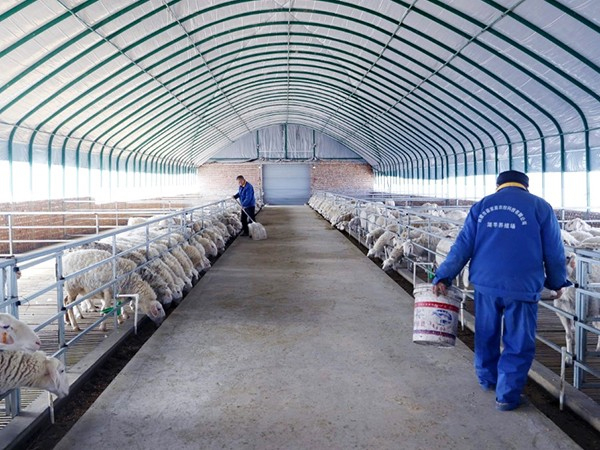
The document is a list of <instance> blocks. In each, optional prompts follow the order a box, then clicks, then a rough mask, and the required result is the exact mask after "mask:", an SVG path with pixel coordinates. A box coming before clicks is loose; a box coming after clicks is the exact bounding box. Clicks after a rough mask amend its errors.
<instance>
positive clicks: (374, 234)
mask: <svg viewBox="0 0 600 450" xmlns="http://www.w3.org/2000/svg"><path fill="white" fill-rule="evenodd" d="M383 233H385V229H384V228H375V229H374V230H373V231H370V232H369V233H367V236H366V240H365V244H366V246H367V247H369V248H371V246H372V245H373V243H374V242H375V241H377V239H379V238H380V237H381V235H382V234H383Z"/></svg>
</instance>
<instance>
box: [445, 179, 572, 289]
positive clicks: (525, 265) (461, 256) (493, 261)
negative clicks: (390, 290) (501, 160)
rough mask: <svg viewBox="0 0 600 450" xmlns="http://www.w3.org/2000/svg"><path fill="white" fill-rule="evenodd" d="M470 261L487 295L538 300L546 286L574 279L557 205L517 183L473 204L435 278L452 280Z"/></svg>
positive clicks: (478, 285) (472, 273)
mask: <svg viewBox="0 0 600 450" xmlns="http://www.w3.org/2000/svg"><path fill="white" fill-rule="evenodd" d="M469 260H471V262H470V264H469V279H470V281H471V284H473V286H474V287H475V289H476V290H477V291H479V292H481V293H482V294H485V295H490V296H494V297H504V298H512V299H516V300H524V301H537V300H539V298H540V291H541V290H542V287H544V286H545V287H547V288H548V289H552V290H557V289H559V288H561V287H565V286H568V285H570V284H571V283H569V281H567V273H566V262H565V251H564V246H563V243H562V238H561V235H560V227H559V224H558V220H557V219H556V216H555V214H554V211H553V210H552V207H551V206H550V204H548V203H547V202H546V201H545V200H543V199H542V198H540V197H537V196H535V195H533V194H531V193H529V192H528V191H527V190H525V189H523V188H521V187H518V186H514V185H513V186H509V187H504V188H502V187H501V189H499V190H498V192H496V193H494V194H492V195H488V196H487V197H484V198H483V199H482V200H481V201H479V202H478V203H476V204H475V205H473V206H472V207H471V210H470V211H469V215H468V216H467V218H466V220H465V223H464V226H463V229H462V231H461V232H460V234H459V235H458V236H457V238H456V242H455V243H454V245H453V246H452V248H451V249H450V252H449V254H448V257H447V258H446V260H445V261H444V262H443V263H442V264H441V265H440V267H439V268H438V269H437V271H436V276H435V278H434V280H433V283H434V284H435V283H438V282H439V281H443V282H445V283H446V284H450V282H451V280H453V279H454V278H455V277H456V276H457V275H458V274H459V273H460V271H461V270H462V268H463V267H464V266H465V264H466V263H467V262H468V261H469Z"/></svg>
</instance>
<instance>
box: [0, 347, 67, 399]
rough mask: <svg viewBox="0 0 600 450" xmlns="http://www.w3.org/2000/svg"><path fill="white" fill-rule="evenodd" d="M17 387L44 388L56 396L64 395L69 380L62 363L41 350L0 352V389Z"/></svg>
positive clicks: (4, 390) (5, 389)
mask: <svg viewBox="0 0 600 450" xmlns="http://www.w3.org/2000/svg"><path fill="white" fill-rule="evenodd" d="M19 387H31V388H38V389H45V390H47V391H49V392H52V393H53V394H55V395H57V396H58V397H66V396H67V394H68V393H69V380H68V379H67V373H66V371H65V367H64V365H63V363H62V362H60V360H58V359H56V358H52V357H48V356H46V354H45V353H44V352H42V351H36V352H34V353H27V352H21V351H2V352H0V391H1V392H6V391H9V390H11V389H16V388H19Z"/></svg>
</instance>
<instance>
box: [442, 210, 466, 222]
mask: <svg viewBox="0 0 600 450" xmlns="http://www.w3.org/2000/svg"><path fill="white" fill-rule="evenodd" d="M468 215H469V213H468V212H467V211H463V210H461V209H451V210H446V211H444V217H445V218H446V219H450V220H454V221H456V222H461V223H462V222H464V221H465V219H466V218H467V216H468Z"/></svg>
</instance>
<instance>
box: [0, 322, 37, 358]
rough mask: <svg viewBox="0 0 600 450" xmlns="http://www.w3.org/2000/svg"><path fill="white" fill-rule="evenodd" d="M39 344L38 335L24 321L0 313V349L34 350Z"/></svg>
mask: <svg viewBox="0 0 600 450" xmlns="http://www.w3.org/2000/svg"><path fill="white" fill-rule="evenodd" d="M41 346H42V342H41V341H40V338H39V336H38V335H37V334H35V332H34V331H33V330H32V329H31V328H30V327H29V326H28V325H27V324H26V323H24V322H21V321H20V320H18V319H17V318H15V317H13V316H11V315H10V314H4V313H0V350H22V351H25V352H35V351H37V350H39V349H40V347H41Z"/></svg>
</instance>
